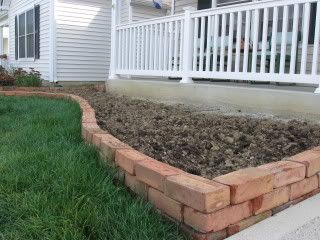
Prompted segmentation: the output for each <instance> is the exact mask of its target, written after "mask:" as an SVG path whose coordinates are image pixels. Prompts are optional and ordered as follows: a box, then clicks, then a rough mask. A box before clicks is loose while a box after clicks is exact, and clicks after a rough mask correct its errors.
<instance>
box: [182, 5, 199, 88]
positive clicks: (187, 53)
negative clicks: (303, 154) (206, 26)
mask: <svg viewBox="0 0 320 240" xmlns="http://www.w3.org/2000/svg"><path fill="white" fill-rule="evenodd" d="M184 10H185V13H184V33H183V56H182V57H183V59H182V79H181V81H180V83H193V80H192V78H191V77H190V76H189V73H190V72H191V71H192V50H193V49H192V47H193V22H192V20H191V11H193V10H195V8H193V7H185V8H184ZM195 34H197V33H195Z"/></svg>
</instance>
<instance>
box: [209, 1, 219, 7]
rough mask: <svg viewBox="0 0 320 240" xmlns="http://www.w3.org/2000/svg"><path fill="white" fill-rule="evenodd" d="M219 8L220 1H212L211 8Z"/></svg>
mask: <svg viewBox="0 0 320 240" xmlns="http://www.w3.org/2000/svg"><path fill="white" fill-rule="evenodd" d="M217 6H218V0H212V2H211V8H216V7H217Z"/></svg>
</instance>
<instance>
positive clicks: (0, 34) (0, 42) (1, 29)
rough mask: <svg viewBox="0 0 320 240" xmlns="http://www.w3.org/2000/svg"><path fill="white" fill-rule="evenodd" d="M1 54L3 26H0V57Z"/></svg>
mask: <svg viewBox="0 0 320 240" xmlns="http://www.w3.org/2000/svg"><path fill="white" fill-rule="evenodd" d="M2 54H3V26H0V55H2Z"/></svg>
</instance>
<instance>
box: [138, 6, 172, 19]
mask: <svg viewBox="0 0 320 240" xmlns="http://www.w3.org/2000/svg"><path fill="white" fill-rule="evenodd" d="M166 15H167V10H163V9H156V8H154V7H150V6H143V5H138V4H134V5H133V6H132V21H139V20H145V19H150V18H157V17H163V16H166Z"/></svg>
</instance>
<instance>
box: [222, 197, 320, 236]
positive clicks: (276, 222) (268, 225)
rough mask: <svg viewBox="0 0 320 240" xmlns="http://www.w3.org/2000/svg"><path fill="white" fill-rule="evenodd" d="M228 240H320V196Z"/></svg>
mask: <svg viewBox="0 0 320 240" xmlns="http://www.w3.org/2000/svg"><path fill="white" fill-rule="evenodd" d="M228 240H320V194H318V195H316V196H314V197H312V198H310V199H307V200H305V201H303V202H301V203H300V204H297V205H295V206H293V207H291V208H288V209H286V210H284V211H282V212H280V213H279V214H277V215H275V216H273V217H271V218H269V219H267V220H265V221H262V222H260V223H258V224H256V225H254V226H251V227H250V228H248V229H246V230H244V231H242V232H240V233H238V234H236V235H234V236H232V237H230V238H228Z"/></svg>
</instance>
